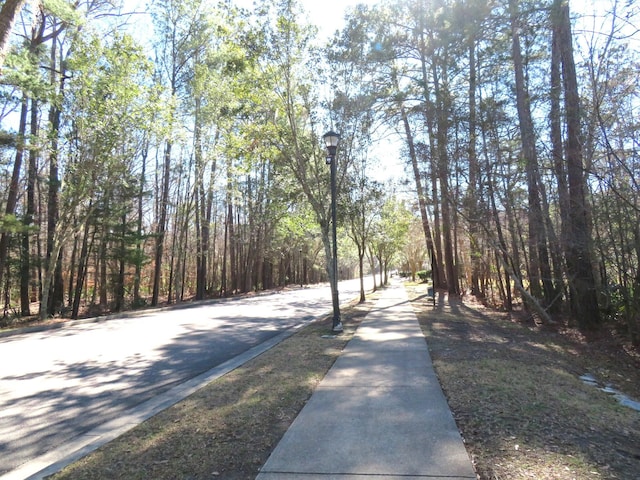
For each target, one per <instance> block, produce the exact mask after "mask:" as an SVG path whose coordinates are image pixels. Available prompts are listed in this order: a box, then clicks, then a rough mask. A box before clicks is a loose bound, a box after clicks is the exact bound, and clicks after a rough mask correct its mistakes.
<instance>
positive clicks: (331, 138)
mask: <svg viewBox="0 0 640 480" xmlns="http://www.w3.org/2000/svg"><path fill="white" fill-rule="evenodd" d="M322 138H323V139H324V143H325V145H326V146H327V152H328V155H327V165H329V166H330V167H331V234H332V237H333V251H332V252H331V254H332V255H331V262H330V264H331V268H330V272H329V273H330V274H331V279H330V284H331V300H332V302H333V327H332V331H334V332H342V330H343V328H342V321H341V320H340V302H339V300H338V236H337V233H336V223H337V222H336V217H337V214H336V152H337V150H338V142H339V141H340V135H338V134H337V133H335V132H333V131H328V132H327V133H325V134H324V135H323V136H322Z"/></svg>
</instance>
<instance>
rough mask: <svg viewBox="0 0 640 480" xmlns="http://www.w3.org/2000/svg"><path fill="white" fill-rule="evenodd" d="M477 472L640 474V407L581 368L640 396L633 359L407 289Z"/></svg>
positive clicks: (500, 475) (492, 475)
mask: <svg viewBox="0 0 640 480" xmlns="http://www.w3.org/2000/svg"><path fill="white" fill-rule="evenodd" d="M408 290H409V291H410V295H411V296H412V298H413V300H414V305H415V306H416V309H417V312H418V314H419V318H420V322H421V325H422V326H423V330H424V332H425V335H426V336H427V343H428V345H429V349H430V352H431V355H432V358H433V362H434V366H435V369H436V373H437V374H438V376H439V378H440V382H441V384H442V386H443V389H444V391H445V393H446V395H447V398H448V401H449V404H450V406H451V409H452V411H453V413H454V416H455V417H456V421H457V423H458V427H459V428H460V430H461V432H462V435H463V437H464V439H465V441H466V444H467V448H468V450H469V452H470V454H471V456H472V458H473V460H474V463H475V465H476V469H477V472H478V474H479V476H480V478H481V479H483V480H489V479H492V480H493V479H496V480H497V479H510V480H511V479H514V480H519V479H625V480H627V479H636V480H637V479H640V413H639V412H637V411H634V410H631V409H629V408H626V407H622V406H620V405H619V404H618V403H617V402H616V401H615V399H613V398H612V397H611V396H610V395H607V394H605V393H603V392H601V391H599V390H598V389H597V388H595V387H593V386H589V385H585V384H584V383H583V382H582V381H581V380H580V378H579V377H580V375H583V374H585V373H587V372H590V373H592V374H594V375H595V376H596V377H597V378H599V380H601V381H602V383H608V382H613V383H614V385H615V387H616V388H618V389H620V390H622V391H624V392H625V393H627V394H628V395H630V396H635V398H639V397H638V396H639V395H640V375H639V370H638V366H639V365H638V364H637V362H636V360H635V359H634V358H632V357H629V356H626V355H624V354H622V355H621V354H620V352H621V350H620V349H619V348H612V346H611V345H610V344H609V345H608V346H607V347H606V348H605V347H604V345H603V343H602V342H595V343H589V342H585V341H584V339H583V338H581V337H580V336H578V335H571V336H568V335H566V334H562V333H559V332H558V331H551V330H548V329H547V330H545V329H541V328H540V327H537V326H535V324H533V323H529V322H523V321H519V320H517V319H515V318H513V317H511V316H509V315H506V314H500V313H496V312H492V311H488V310H485V309H484V308H483V307H482V306H481V305H477V304H469V303H463V302H460V301H452V302H448V301H446V300H445V299H444V297H440V299H439V301H438V302H437V305H436V307H435V308H434V307H433V305H432V304H431V303H430V302H427V301H426V300H427V299H426V298H425V296H424V293H425V292H426V287H425V286H420V285H418V286H414V287H410V288H408Z"/></svg>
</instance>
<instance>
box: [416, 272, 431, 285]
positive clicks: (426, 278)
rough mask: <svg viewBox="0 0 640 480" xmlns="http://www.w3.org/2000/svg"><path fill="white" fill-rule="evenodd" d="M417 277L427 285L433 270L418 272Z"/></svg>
mask: <svg viewBox="0 0 640 480" xmlns="http://www.w3.org/2000/svg"><path fill="white" fill-rule="evenodd" d="M416 275H417V276H418V278H419V279H420V281H421V282H422V283H427V282H429V281H430V280H431V270H420V271H419V272H416Z"/></svg>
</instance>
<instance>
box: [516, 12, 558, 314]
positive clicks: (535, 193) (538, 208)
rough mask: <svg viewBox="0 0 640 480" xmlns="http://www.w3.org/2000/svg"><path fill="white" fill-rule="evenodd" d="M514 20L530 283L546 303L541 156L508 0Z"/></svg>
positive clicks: (547, 282) (548, 294)
mask: <svg viewBox="0 0 640 480" xmlns="http://www.w3.org/2000/svg"><path fill="white" fill-rule="evenodd" d="M509 12H510V21H511V40H512V43H511V45H512V55H513V66H514V73H515V81H516V104H517V110H518V120H519V125H520V139H521V142H522V156H523V158H524V161H525V165H526V175H527V189H528V195H529V198H528V215H529V218H528V220H529V230H528V234H529V237H528V246H529V249H528V250H529V284H530V289H531V294H532V296H533V297H535V298H542V296H543V289H542V288H541V287H542V285H543V284H544V297H545V299H546V304H548V303H549V302H551V300H552V298H553V296H554V295H553V287H552V286H550V285H551V282H552V279H551V269H550V266H549V254H548V250H547V246H546V235H545V227H544V220H543V214H542V205H541V201H540V190H539V182H540V174H539V172H538V158H537V153H536V144H535V142H536V137H535V130H534V126H533V119H532V116H531V103H530V97H529V92H528V89H527V85H526V82H525V76H524V63H523V59H522V51H521V47H520V33H519V30H520V21H519V18H518V5H517V1H516V0H510V1H509Z"/></svg>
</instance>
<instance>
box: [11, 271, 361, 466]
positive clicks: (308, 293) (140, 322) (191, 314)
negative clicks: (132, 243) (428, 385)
mask: <svg viewBox="0 0 640 480" xmlns="http://www.w3.org/2000/svg"><path fill="white" fill-rule="evenodd" d="M370 284H371V281H370V280H368V283H367V287H370ZM358 295H359V281H357V280H355V281H348V282H341V283H340V301H341V302H345V301H348V300H351V299H353V298H356V297H357V296H358ZM330 310H331V295H330V290H329V287H328V286H327V285H326V284H325V285H322V286H317V287H306V288H302V289H292V290H288V291H284V292H282V293H272V294H263V295H258V296H252V297H245V298H239V299H230V300H222V301H218V302H213V303H212V302H208V303H196V304H189V305H187V306H181V307H175V308H171V309H165V310H161V311H158V310H156V311H146V312H144V313H142V314H140V315H137V316H135V317H131V318H116V319H110V320H107V321H102V322H97V323H96V322H93V323H81V324H76V325H72V326H66V327H64V328H60V329H55V330H47V331H42V332H37V333H24V334H18V335H13V336H9V337H5V338H0V476H2V475H4V474H7V473H8V472H11V471H12V470H14V469H16V468H17V467H19V466H20V465H22V464H24V463H25V462H28V461H30V460H32V459H34V458H36V457H39V456H41V455H44V454H46V453H47V452H48V451H50V450H52V449H53V448H55V447H58V446H60V445H61V444H64V443H65V442H69V441H71V440H73V439H74V438H76V437H78V436H80V435H82V434H83V433H85V432H88V431H90V430H92V429H94V428H96V427H97V426H99V425H102V424H104V423H105V422H107V421H110V420H113V419H115V418H117V417H118V416H119V415H122V414H123V412H126V411H127V410H128V409H131V408H133V407H135V406H136V405H139V404H141V403H142V402H145V401H146V400H149V399H151V398H152V397H155V396H158V395H160V394H162V393H163V392H166V391H167V390H168V389H170V388H171V387H173V386H175V385H177V384H180V383H182V382H185V381H187V380H189V379H191V378H193V377H195V376H197V375H199V374H201V373H203V372H206V371H207V370H210V369H211V368H214V367H216V366H217V365H220V364H221V363H223V362H225V361H227V360H229V359H231V358H233V357H235V356H237V355H240V354H242V353H243V352H246V351H247V350H249V349H250V348H252V347H255V346H256V345H259V344H261V343H263V342H265V341H267V340H269V339H270V338H272V337H274V336H276V335H278V334H279V333H281V332H283V331H285V330H287V329H290V328H293V327H295V326H298V325H300V324H301V323H306V322H308V321H311V320H313V319H315V318H318V317H320V316H322V315H324V314H326V313H328V312H329V311H330Z"/></svg>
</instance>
